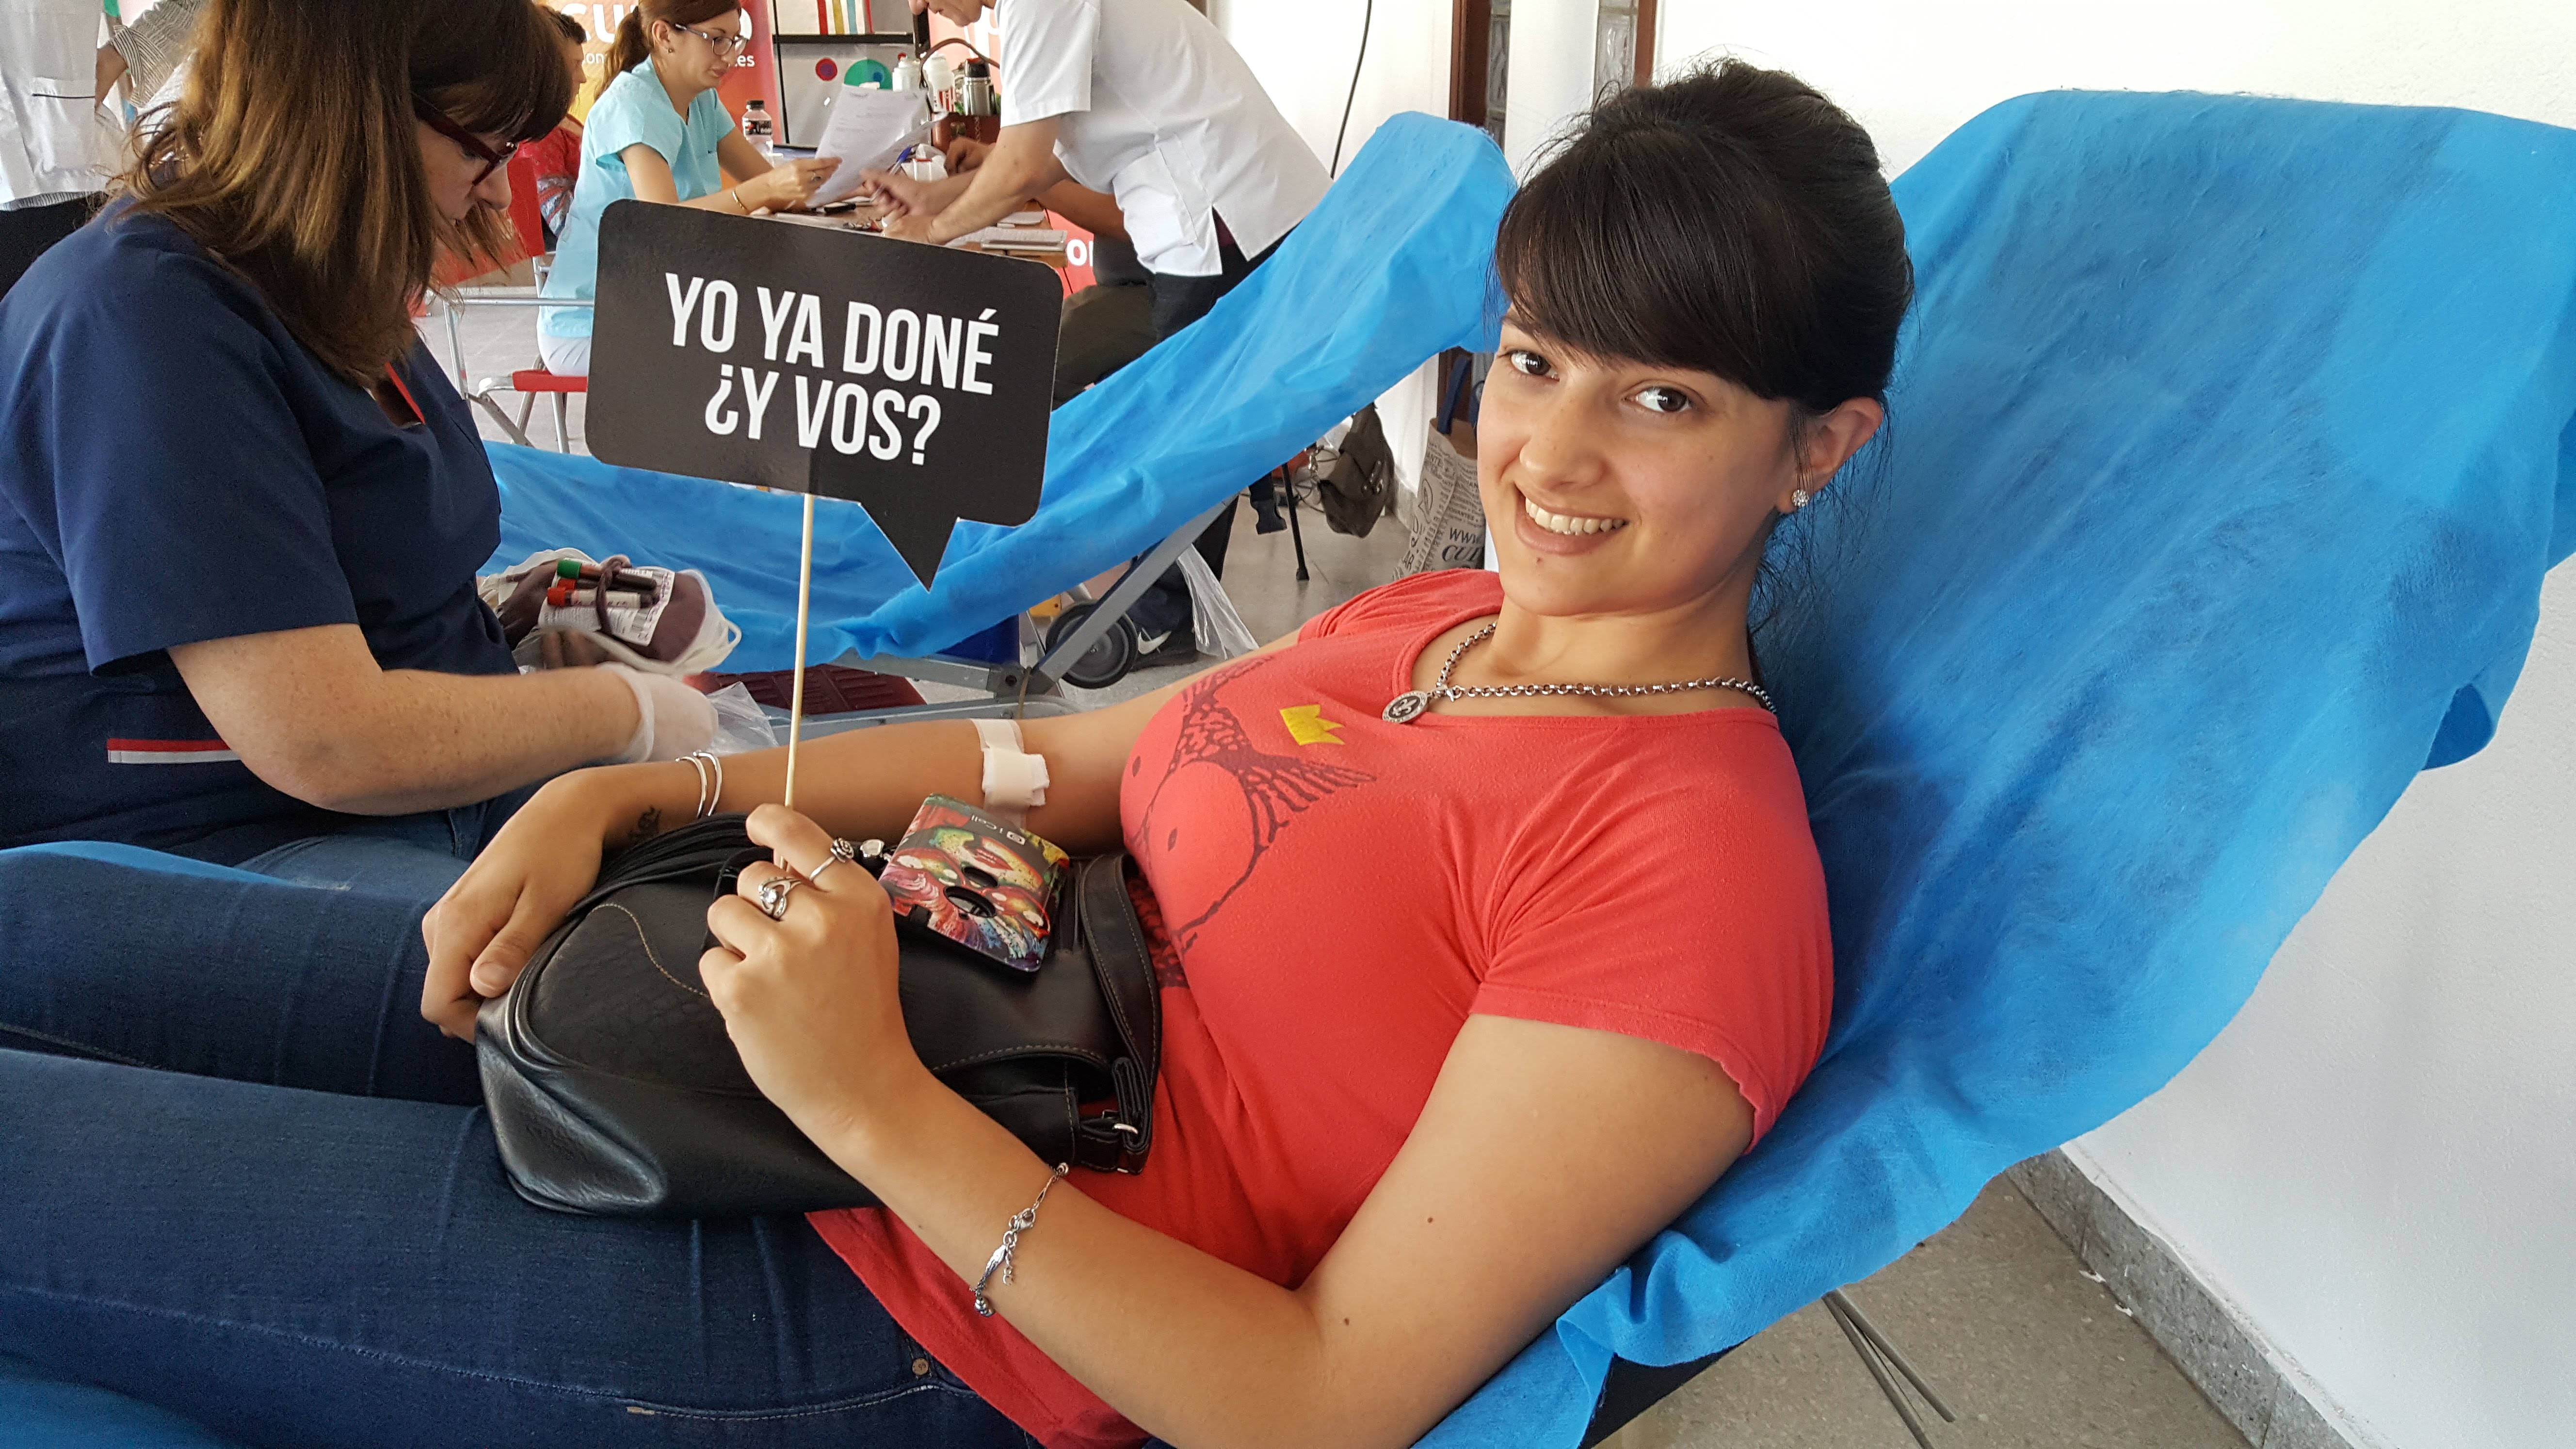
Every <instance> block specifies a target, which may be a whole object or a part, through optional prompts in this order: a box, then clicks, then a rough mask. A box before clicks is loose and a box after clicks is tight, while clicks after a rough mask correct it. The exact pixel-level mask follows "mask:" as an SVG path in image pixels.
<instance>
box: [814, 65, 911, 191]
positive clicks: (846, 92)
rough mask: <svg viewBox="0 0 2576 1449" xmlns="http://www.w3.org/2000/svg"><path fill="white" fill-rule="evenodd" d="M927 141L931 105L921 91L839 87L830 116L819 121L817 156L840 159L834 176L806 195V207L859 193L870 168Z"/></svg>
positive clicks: (881, 165) (884, 165)
mask: <svg viewBox="0 0 2576 1449" xmlns="http://www.w3.org/2000/svg"><path fill="white" fill-rule="evenodd" d="M929 139H930V107H929V106H928V105H926V104H925V103H924V102H923V100H922V92H920V91H871V90H858V89H854V88H852V87H849V86H843V87H842V88H841V93H840V95H839V96H838V97H837V98H835V99H834V100H833V102H832V115H831V119H829V120H827V121H825V122H824V123H823V140H822V144H820V145H819V146H817V147H816V148H815V150H814V156H815V159H816V160H833V161H838V162H840V163H841V165H840V169H839V170H838V171H835V172H834V173H833V174H832V179H831V180H829V181H826V182H825V183H823V185H822V186H820V187H818V188H816V190H815V192H814V194H813V195H812V196H810V197H808V198H806V204H807V205H808V206H829V205H830V204H832V203H833V202H835V201H839V200H840V199H841V198H843V197H845V196H848V195H850V194H851V193H853V192H855V191H857V190H858V189H859V187H860V185H861V184H862V183H863V182H864V181H865V180H866V179H867V173H869V172H871V171H878V172H881V171H884V170H885V169H886V168H888V167H890V166H892V165H894V163H895V160H896V158H897V157H900V156H901V155H902V154H903V152H904V148H906V147H908V146H914V145H918V144H920V143H921V142H924V141H927V140H929Z"/></svg>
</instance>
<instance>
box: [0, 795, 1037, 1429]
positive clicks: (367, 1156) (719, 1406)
mask: <svg viewBox="0 0 2576 1449" xmlns="http://www.w3.org/2000/svg"><path fill="white" fill-rule="evenodd" d="M170 859H171V858H170V857H167V856H157V855H154V854H152V853H150V852H146V851H138V850H131V849H129V848H126V847H118V846H71V847H49V846H38V847H31V848H28V849H23V850H15V851H9V852H5V853H0V1043H8V1044H10V1045H15V1046H21V1047H25V1048H29V1049H28V1050H0V1163H6V1164H7V1168H6V1170H5V1171H0V1243H5V1244H6V1245H7V1247H8V1250H7V1251H6V1252H5V1253H0V1354H14V1355H16V1356H18V1357H20V1358H23V1359H26V1360H29V1361H32V1362H35V1363H37V1364H40V1365H43V1366H44V1367H46V1368H47V1369H49V1370H51V1371H53V1372H56V1373H60V1374H67V1375H71V1376H74V1377H78V1378H83V1379H87V1380H90V1381H92V1382H95V1383H98V1384H101V1385H103V1386H105V1387H107V1388H112V1389H115V1390H118V1391H120V1392H122V1393H126V1394H129V1395H131V1396H133V1397H136V1398H139V1399H144V1400H147V1401H149V1402H152V1403H155V1404H158V1405H160V1406H162V1407H164V1408H167V1409H171V1410H174V1411H176V1412H178V1413H181V1414H184V1415H186V1416H187V1417H189V1418H191V1419H193V1420H195V1421H197V1422H199V1423H202V1424H204V1425H206V1426H207V1427H208V1428H210V1429H212V1430H214V1431H216V1432H217V1433H220V1434H223V1435H226V1436H228V1437H230V1438H233V1439H236V1440H238V1441H240V1442H242V1443H245V1444H251V1445H260V1444H367V1445H371V1446H403V1445H424V1446H426V1445H477V1446H481V1445H516V1444H525V1445H559V1444H596V1443H610V1442H614V1443H618V1444H636V1445H666V1444H667V1445H697V1444H724V1445H752V1446H768V1445H779V1446H791V1445H806V1444H813V1445H824V1444H834V1445H846V1444H887V1445H913V1444H917V1445H943V1446H946V1445H955V1446H962V1449H978V1446H984V1445H995V1446H1010V1449H1023V1446H1025V1445H1027V1444H1028V1443H1029V1441H1028V1439H1027V1436H1026V1435H1024V1434H1023V1433H1022V1432H1021V1431H1020V1430H1018V1429H1017V1428H1015V1427H1014V1426H1012V1425H1011V1424H1010V1423H1009V1422H1008V1421H1007V1420H1005V1419H1004V1418H1003V1417H1002V1416H1001V1415H1000V1414H999V1413H997V1412H996V1411H995V1410H993V1409H992V1408H991V1407H990V1406H989V1405H987V1404H985V1403H984V1402H983V1401H982V1400H981V1399H979V1398H977V1397H976V1396H975V1395H974V1394H973V1392H972V1391H970V1390H968V1389H967V1388H966V1387H965V1386H964V1385H963V1384H962V1383H960V1382H959V1381H958V1380H957V1379H956V1378H955V1377H954V1376H953V1375H951V1374H949V1373H948V1372H947V1371H946V1370H945V1369H944V1368H941V1367H940V1366H939V1365H938V1364H937V1363H935V1362H933V1361H932V1360H931V1359H930V1357H929V1355H928V1354H926V1353H924V1352H923V1351H922V1350H921V1348H920V1347H919V1346H918V1345H916V1344H914V1343H913V1342H912V1340H911V1339H910V1338H909V1337H908V1336H907V1335H905V1334H904V1332H903V1331H902V1330H901V1329H900V1328H899V1327H897V1326H896V1325H895V1323H894V1322H893V1320H892V1319H891V1318H890V1317H888V1316H887V1314H886V1312H885V1310H884V1309H883V1308H882V1307H881V1306H879V1305H878V1303H877V1302H876V1300H875V1299H874V1298H873V1297H871V1296H870V1295H869V1294H868V1292H867V1290H866V1288H865V1287H864V1286H863V1285H862V1284H861V1283H860V1282H859V1280H858V1278H857V1276H856V1275H855V1274H853V1273H851V1272H850V1270H849V1268H848V1267H847V1266H846V1265H844V1264H843V1263H842V1262H841V1261H840V1260H839V1258H838V1257H836V1256H835V1255H834V1254H833V1253H832V1251H831V1250H830V1249H829V1248H828V1247H826V1246H825V1245H824V1243H823V1241H822V1240H821V1238H819V1237H818V1236H816V1235H815V1233H814V1232H813V1230H812V1229H811V1228H809V1227H808V1226H807V1225H806V1224H805V1223H804V1221H803V1220H802V1219H799V1218H793V1217H787V1218H753V1219H744V1220H738V1221H728V1222H715V1221H702V1222H642V1221H631V1220H619V1219H607V1218H581V1217H570V1216H564V1215H560V1214H555V1213H550V1212H546V1211H543V1210H541V1209H538V1208H534V1207H530V1206H528V1205H527V1204H526V1203H523V1202H521V1201H520V1200H519V1199H518V1198H517V1197H516V1196H515V1195H513V1194H512V1193H511V1191H510V1187H509V1184H508V1182H507V1181H506V1179H505V1178H504V1177H503V1175H502V1172H501V1166H500V1162H499V1159H498V1157H497V1156H496V1155H495V1153H494V1149H493V1146H492V1135H491V1129H490V1125H489V1123H488V1122H487V1121H486V1119H485V1117H484V1114H483V1112H482V1109H481V1108H480V1107H479V1106H476V1105H474V1104H475V1103H476V1102H477V1101H478V1099H479V1092H478V1090H477V1086H476V1080H475V1075H474V1054H473V1049H472V1048H471V1047H469V1046H467V1045H466V1044H464V1043H462V1042H454V1041H449V1040H447V1039H446V1038H444V1037H441V1036H439V1035H438V1033H437V1031H436V1030H435V1029H434V1028H432V1027H431V1026H429V1024H428V1023H426V1022H424V1021H422V1020H421V1019H420V1014H419V1001H420V980H421V973H422V971H423V969H424V966H425V964H426V963H425V958H424V955H423V952H422V949H421V945H420V931H419V925H420V915H421V911H422V903H420V902H418V901H403V900H400V899H396V898H393V897H386V896H377V895H372V894H368V893H365V892H350V891H331V890H316V889H313V888H311V887H307V886H298V885H290V884H286V883H283V882H280V881H276V880H272V879H267V878H263V877H260V876H256V875H252V874H249V873H246V872H242V871H236V870H229V869H226V868H224V867H221V866H209V865H200V864H196V863H193V862H179V863H177V864H176V865H175V866H174V865H172V864H171V863H170ZM142 900H149V901H151V902H152V903H153V908H152V909H151V910H148V911H145V910H134V909H131V908H130V907H131V906H132V904H133V903H135V902H137V901H142ZM961 1291H962V1289H961Z"/></svg>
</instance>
